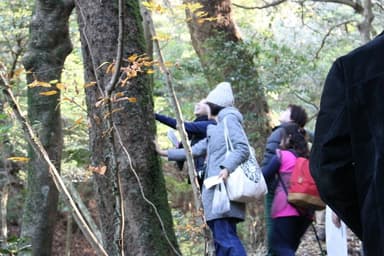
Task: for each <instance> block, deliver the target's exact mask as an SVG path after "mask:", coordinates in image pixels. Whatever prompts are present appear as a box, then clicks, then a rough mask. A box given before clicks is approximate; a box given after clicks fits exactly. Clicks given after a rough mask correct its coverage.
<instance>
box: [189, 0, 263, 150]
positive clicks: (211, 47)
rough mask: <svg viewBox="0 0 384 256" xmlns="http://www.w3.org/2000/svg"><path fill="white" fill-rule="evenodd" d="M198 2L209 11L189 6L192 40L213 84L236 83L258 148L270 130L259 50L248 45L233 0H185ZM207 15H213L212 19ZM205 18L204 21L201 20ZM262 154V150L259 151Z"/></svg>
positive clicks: (252, 137)
mask: <svg viewBox="0 0 384 256" xmlns="http://www.w3.org/2000/svg"><path fill="white" fill-rule="evenodd" d="M185 2H187V3H194V2H198V3H200V4H201V5H202V6H203V7H202V10H200V11H204V12H206V13H207V16H206V17H197V16H196V15H195V14H194V13H191V12H190V11H188V10H187V16H188V17H187V20H188V27H189V30H190V34H191V39H192V44H193V47H194V49H195V51H196V53H197V55H198V56H199V58H200V62H201V64H202V66H203V68H204V72H205V74H206V78H207V80H208V82H209V84H210V86H214V85H215V84H216V83H218V82H221V81H228V82H231V83H232V87H233V89H234V91H235V93H236V95H235V97H236V102H235V104H236V106H237V107H238V108H239V109H240V111H241V112H242V113H243V115H244V116H245V121H246V122H245V125H246V130H247V132H248V135H249V136H250V139H251V141H252V142H253V144H254V145H255V148H257V149H261V148H263V144H264V138H266V137H267V135H268V134H269V131H270V129H269V125H268V118H267V113H268V105H267V102H266V99H265V96H264V93H263V89H262V88H261V86H260V84H259V83H258V80H257V71H256V67H255V63H254V61H253V60H254V58H255V57H256V56H255V53H252V52H250V51H249V49H247V47H246V45H245V44H244V42H243V41H242V39H241V37H240V35H239V33H238V31H237V28H236V25H235V23H234V21H233V19H232V17H231V1H230V0H185ZM205 18H213V20H208V19H205ZM201 21H204V22H201ZM258 153H259V154H258V155H259V156H261V155H260V153H261V152H258Z"/></svg>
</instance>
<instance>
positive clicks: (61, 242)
mask: <svg viewBox="0 0 384 256" xmlns="http://www.w3.org/2000/svg"><path fill="white" fill-rule="evenodd" d="M88 206H89V207H91V208H94V209H95V207H96V204H95V202H93V201H90V203H89V205H88ZM67 222H68V221H67V218H66V216H65V215H62V216H61V218H60V221H59V223H58V224H57V226H56V232H55V236H54V243H53V253H52V255H53V256H64V255H66V254H65V251H66V249H65V243H66V240H67ZM316 230H317V233H318V235H319V237H320V238H321V237H323V240H320V242H321V247H322V249H323V251H324V252H325V251H326V245H325V241H324V230H323V228H322V227H321V226H319V225H316ZM70 241H71V242H70V244H71V245H70V256H97V254H96V253H95V252H94V250H93V249H92V248H91V246H90V244H89V243H88V242H87V240H86V239H85V238H84V236H83V234H82V233H81V230H80V229H79V228H77V226H76V224H75V223H74V222H73V223H72V232H71V237H70ZM67 255H68V254H67ZM256 255H262V254H261V253H256V254H249V256H256ZM296 255H297V256H315V255H321V254H320V249H319V244H318V242H317V240H316V236H315V233H314V232H313V229H312V227H309V228H308V230H307V232H306V234H305V235H304V237H303V240H302V242H301V244H300V247H299V249H298V251H297V253H296ZM324 255H326V252H325V253H324ZM348 255H349V256H362V253H361V242H360V241H359V239H358V238H357V237H356V236H355V235H354V234H353V233H352V232H351V231H350V230H349V229H348ZM185 256H193V255H185Z"/></svg>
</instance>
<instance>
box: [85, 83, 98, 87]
mask: <svg viewBox="0 0 384 256" xmlns="http://www.w3.org/2000/svg"><path fill="white" fill-rule="evenodd" d="M94 85H96V82H89V83H86V84H85V85H84V88H88V87H91V86H94Z"/></svg>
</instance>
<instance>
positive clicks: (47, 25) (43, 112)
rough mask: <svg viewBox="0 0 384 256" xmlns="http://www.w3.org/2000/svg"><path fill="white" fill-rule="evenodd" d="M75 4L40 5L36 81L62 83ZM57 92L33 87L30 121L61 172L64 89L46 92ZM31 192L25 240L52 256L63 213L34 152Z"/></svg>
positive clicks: (32, 63)
mask: <svg viewBox="0 0 384 256" xmlns="http://www.w3.org/2000/svg"><path fill="white" fill-rule="evenodd" d="M73 7H74V6H73V3H72V1H61V0H51V1H36V6H35V11H34V15H33V18H32V21H31V24H30V42H29V45H28V49H27V52H26V54H25V57H24V60H23V63H24V67H25V69H26V70H28V71H30V72H31V73H29V74H28V76H27V81H28V83H32V82H33V81H34V80H38V81H44V82H49V81H52V80H60V76H61V71H62V68H63V64H64V61H65V58H66V57H67V55H68V54H69V53H70V52H71V50H72V44H71V41H70V39H69V32H68V18H69V16H70V14H71V11H72V9H73ZM48 90H55V88H54V86H53V87H52V88H43V87H33V88H28V117H29V119H30V121H31V123H32V124H33V125H34V128H35V129H36V131H37V132H38V136H39V138H40V140H41V142H42V144H43V146H44V147H45V149H46V150H47V152H48V154H49V157H50V158H51V159H52V160H53V161H54V163H55V165H56V167H57V169H60V161H61V151H62V128H61V116H60V107H59V105H58V103H59V101H58V100H59V99H60V92H59V90H57V89H56V90H57V91H58V93H57V94H55V95H52V96H43V95H41V94H40V93H41V92H44V91H48ZM29 157H30V162H29V166H28V190H27V198H26V204H25V208H24V213H23V222H22V232H21V236H22V237H26V238H28V239H30V242H31V243H32V255H51V244H52V237H53V231H54V224H55V221H56V215H57V202H58V191H57V189H56V188H55V185H54V184H53V181H52V178H51V177H50V175H49V173H48V169H47V168H48V166H47V164H46V163H44V161H43V160H42V159H40V158H39V157H36V154H35V153H34V152H33V150H32V149H31V148H30V150H29Z"/></svg>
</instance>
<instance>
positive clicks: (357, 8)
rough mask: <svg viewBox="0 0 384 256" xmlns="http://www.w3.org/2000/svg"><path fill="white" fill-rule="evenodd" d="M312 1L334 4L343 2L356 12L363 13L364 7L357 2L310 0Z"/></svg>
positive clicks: (348, 0) (347, 0)
mask: <svg viewBox="0 0 384 256" xmlns="http://www.w3.org/2000/svg"><path fill="white" fill-rule="evenodd" d="M312 1H314V2H324V3H335V4H343V5H347V6H349V7H352V8H353V9H354V10H355V12H356V13H358V14H363V12H364V8H363V6H362V5H361V4H360V3H359V2H354V1H350V0H312Z"/></svg>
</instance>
